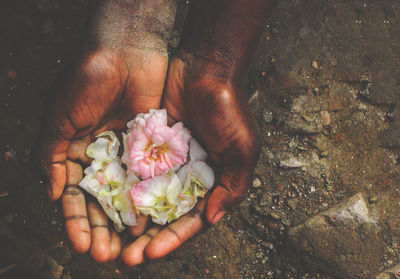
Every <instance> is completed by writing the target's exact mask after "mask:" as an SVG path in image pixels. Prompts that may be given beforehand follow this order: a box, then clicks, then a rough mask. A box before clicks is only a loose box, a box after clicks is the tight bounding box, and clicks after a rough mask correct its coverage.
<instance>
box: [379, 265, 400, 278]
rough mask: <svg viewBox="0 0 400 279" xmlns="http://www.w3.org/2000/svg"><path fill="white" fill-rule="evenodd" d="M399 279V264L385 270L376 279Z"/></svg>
mask: <svg viewBox="0 0 400 279" xmlns="http://www.w3.org/2000/svg"><path fill="white" fill-rule="evenodd" d="M391 278H400V264H398V265H395V266H393V267H392V268H389V269H386V270H385V271H383V272H381V273H379V274H378V275H377V276H376V279H391Z"/></svg>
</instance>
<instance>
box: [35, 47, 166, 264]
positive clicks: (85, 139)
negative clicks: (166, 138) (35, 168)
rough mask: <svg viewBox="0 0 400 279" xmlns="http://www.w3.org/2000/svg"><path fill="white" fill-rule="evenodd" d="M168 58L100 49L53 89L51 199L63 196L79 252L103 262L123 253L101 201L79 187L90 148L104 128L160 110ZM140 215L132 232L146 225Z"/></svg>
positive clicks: (46, 151) (48, 126)
mask: <svg viewBox="0 0 400 279" xmlns="http://www.w3.org/2000/svg"><path fill="white" fill-rule="evenodd" d="M167 65H168V58H167V55H166V54H165V53H161V52H159V51H157V50H140V49H130V50H129V51H126V50H125V51H123V52H122V51H120V52H119V51H108V50H100V51H96V52H91V53H88V54H86V55H84V56H83V59H82V60H81V62H80V63H79V64H78V65H77V66H76V67H75V68H74V69H72V71H71V72H69V73H68V75H66V76H62V81H61V82H60V83H58V84H57V86H56V88H55V89H53V90H52V91H51V92H50V93H51V96H49V98H48V100H47V102H46V103H45V108H44V114H43V123H42V127H41V136H40V145H41V148H40V159H41V167H42V168H43V170H44V172H45V175H47V177H48V182H49V187H48V195H49V197H50V199H51V200H57V199H58V198H60V197H61V196H62V206H63V214H64V218H65V227H66V231H67V234H68V237H69V239H70V241H71V245H72V247H73V248H74V250H75V251H77V252H80V253H84V252H87V251H88V250H89V249H90V252H91V255H92V257H93V258H94V259H95V260H96V261H99V262H104V261H107V260H113V259H115V258H116V257H118V255H119V253H120V251H121V242H120V239H119V236H118V235H117V234H116V233H115V232H114V231H110V230H109V228H108V219H107V216H106V215H105V214H104V212H103V210H102V209H101V207H99V205H98V204H97V203H94V202H91V203H89V204H88V205H86V203H85V197H84V195H83V193H82V190H81V189H80V188H79V187H78V186H77V184H78V183H79V181H80V179H82V167H81V166H80V165H79V164H78V163H83V164H88V163H89V162H90V159H89V158H88V157H87V156H86V153H85V151H86V147H87V145H88V144H89V143H90V142H91V141H93V139H94V137H95V135H97V134H98V133H100V132H102V131H104V130H113V131H122V130H123V129H125V128H126V123H127V122H128V121H129V120H130V119H132V118H133V117H134V116H135V115H136V114H137V113H141V112H147V111H148V110H149V109H151V108H159V106H160V100H161V96H162V92H163V87H164V81H165V75H166V71H167ZM145 220H146V218H139V225H138V226H136V227H133V228H132V229H131V232H132V234H133V235H134V236H138V235H140V234H141V233H142V232H143V231H144V227H145V226H146V224H145V222H146V221H145Z"/></svg>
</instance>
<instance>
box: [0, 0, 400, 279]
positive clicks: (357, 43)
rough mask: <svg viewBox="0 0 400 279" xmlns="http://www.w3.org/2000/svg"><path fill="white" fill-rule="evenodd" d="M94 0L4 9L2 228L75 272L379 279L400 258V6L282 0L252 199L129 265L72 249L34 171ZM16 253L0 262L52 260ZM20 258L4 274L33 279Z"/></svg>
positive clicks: (270, 26) (259, 81) (264, 68)
mask: <svg viewBox="0 0 400 279" xmlns="http://www.w3.org/2000/svg"><path fill="white" fill-rule="evenodd" d="M86 2H87V1H84V0H70V1H67V0H53V1H50V0H32V1H22V0H18V1H2V3H1V4H0V61H1V63H0V99H1V102H0V105H1V108H0V123H1V128H2V129H1V130H0V154H4V156H3V157H4V158H0V173H1V177H2V183H0V217H1V219H0V220H1V223H0V236H4V235H6V234H7V233H6V232H4V229H3V228H1V226H3V227H4V226H7V227H8V228H9V229H10V230H11V231H12V233H11V235H12V237H13V238H17V239H23V240H21V243H22V242H24V241H25V242H27V243H30V244H29V245H34V246H35V247H40V248H41V249H43V250H46V251H48V253H49V255H50V256H51V258H53V259H54V260H55V262H56V263H57V264H58V265H59V266H58V268H59V271H60V274H61V273H62V275H61V277H60V278H73V279H75V278H373V277H374V276H375V275H376V274H378V273H379V272H381V271H382V270H385V269H387V268H390V267H392V266H394V265H395V264H397V263H399V261H400V254H399V252H398V249H399V247H400V246H399V245H400V237H399V233H398V231H399V230H398V229H399V228H400V220H399V218H398V209H399V204H398V201H399V193H398V185H399V181H400V179H399V172H400V167H399V150H400V149H399V148H400V137H399V135H400V129H398V127H399V126H400V121H399V112H400V110H399V104H400V102H398V101H399V98H400V97H399V96H400V95H399V92H398V91H399V86H400V71H399V70H398V69H399V62H400V60H399V53H400V52H399V51H400V40H399V37H400V19H399V13H400V2H399V1H395V0H387V1H378V0H375V1H358V0H355V1H322V0H281V1H278V3H277V4H276V5H275V7H274V10H273V13H272V15H271V17H270V18H269V19H267V20H266V23H265V28H264V32H263V34H262V36H261V38H260V42H259V45H258V47H257V51H256V52H255V54H254V59H253V62H252V65H251V69H250V71H249V74H248V80H249V82H248V93H249V97H251V98H250V104H249V105H250V107H251V109H252V112H253V114H254V117H255V118H256V120H257V122H258V124H259V127H260V129H261V131H262V142H263V148H262V152H261V156H260V160H259V163H258V165H257V169H256V172H255V182H254V185H253V186H252V187H251V188H250V190H249V194H248V197H247V198H246V200H245V201H244V202H243V203H242V204H241V205H239V206H237V207H235V208H234V209H233V210H232V211H230V212H229V213H228V214H227V215H226V217H224V219H223V221H221V222H220V223H218V224H217V225H216V226H214V227H212V228H211V229H209V230H208V231H207V232H206V233H204V234H202V235H200V236H198V237H196V238H195V239H193V240H191V241H189V242H187V243H186V244H185V245H184V246H183V247H181V248H180V249H178V250H177V251H175V252H173V253H172V254H171V255H169V256H167V257H165V258H163V259H160V260H157V261H152V262H147V263H145V264H143V265H141V266H139V267H136V268H134V269H133V270H132V271H130V273H126V274H120V273H119V272H117V266H116V264H115V263H107V264H97V263H95V262H94V261H92V260H91V258H90V256H89V255H78V254H76V253H74V252H73V251H72V250H71V247H70V244H69V243H68V240H67V238H66V235H65V232H64V227H63V221H62V216H61V211H60V205H59V204H58V203H55V204H50V203H49V202H47V201H46V199H45V197H44V193H43V191H42V189H43V184H41V181H40V178H39V175H38V174H37V172H35V171H32V168H31V165H32V161H31V156H32V154H33V153H34V151H35V140H36V137H37V133H38V127H39V123H40V116H41V111H42V102H43V96H44V92H45V90H46V89H47V88H49V86H50V85H51V84H52V82H54V81H55V78H56V77H57V75H58V74H59V73H60V72H62V70H63V69H64V68H65V67H66V66H67V65H68V64H69V63H71V62H72V61H73V58H74V56H75V55H76V53H77V50H78V47H79V42H80V36H81V35H82V27H83V23H84V18H85V6H86ZM185 5H186V1H182V3H181V9H182V11H184V10H185V9H186V6H185ZM182 13H183V12H181V14H182ZM176 40H177V37H175V40H174V41H173V42H171V44H174V43H176ZM243 74H244V75H245V74H246V73H243ZM358 193H360V195H361V196H357V197H356V198H357V199H355V200H353V199H349V198H350V197H352V196H353V197H354V195H356V194H358ZM7 194H8V195H7ZM313 216H316V217H314V218H312V217H313ZM340 218H342V219H340ZM339 219H340V220H341V221H340V222H339V221H338V220H339ZM348 220H350V221H348ZM18 235H19V236H18ZM29 245H28V246H29ZM35 249H36V248H35ZM35 249H33V248H32V249H30V250H29V249H28V250H29V251H36V250H35ZM38 249H39V248H38ZM39 251H40V250H39ZM13 252H14V254H15V251H8V250H7V249H3V250H2V251H0V269H1V268H4V267H6V266H9V264H11V263H15V262H18V263H24V264H25V265H27V266H33V267H34V266H37V265H38V264H37V263H38V262H41V258H40V257H36V256H31V255H28V254H24V255H13ZM32 253H33V252H32ZM35 253H36V252H35ZM37 253H39V254H40V255H42V254H41V252H37ZM32 255H33V254H32ZM35 255H36V254H35ZM20 266H21V264H20V265H17V266H16V267H14V268H13V269H11V271H9V272H7V273H5V274H4V275H3V276H4V278H24V277H21V276H24V275H23V272H22V271H21V268H19V267H20ZM388 274H389V273H388ZM391 274H393V276H396V274H395V272H392V273H391ZM1 276H2V275H0V277H1ZM30 276H32V275H30ZM2 278H3V277H2ZM29 278H31V277H29ZM39 278H40V277H39ZM382 278H391V277H382ZM392 278H393V277H392ZM396 278H397V277H396Z"/></svg>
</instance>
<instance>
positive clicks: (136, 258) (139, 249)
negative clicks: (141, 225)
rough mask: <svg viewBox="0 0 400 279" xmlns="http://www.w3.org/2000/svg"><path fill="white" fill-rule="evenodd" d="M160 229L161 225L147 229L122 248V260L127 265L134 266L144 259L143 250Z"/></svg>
mask: <svg viewBox="0 0 400 279" xmlns="http://www.w3.org/2000/svg"><path fill="white" fill-rule="evenodd" d="M160 231H161V227H154V228H151V229H149V230H148V231H147V232H146V233H145V234H143V235H142V236H140V237H139V238H138V239H136V240H135V241H134V242H133V243H131V244H130V245H128V246H127V247H126V248H124V249H123V250H122V261H123V262H124V264H125V265H127V266H128V267H134V266H136V265H138V264H141V263H142V262H143V261H144V260H145V256H144V250H145V249H146V246H147V245H148V244H149V242H150V241H151V240H152V239H153V238H154V237H155V236H156V235H157V234H158V233H159V232H160Z"/></svg>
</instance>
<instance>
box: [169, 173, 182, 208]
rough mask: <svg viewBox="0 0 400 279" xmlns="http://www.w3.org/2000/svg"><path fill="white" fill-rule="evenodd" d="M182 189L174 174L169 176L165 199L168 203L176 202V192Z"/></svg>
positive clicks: (175, 203)
mask: <svg viewBox="0 0 400 279" xmlns="http://www.w3.org/2000/svg"><path fill="white" fill-rule="evenodd" d="M181 191H182V184H181V182H180V180H179V178H178V176H177V175H176V174H173V175H172V177H171V182H170V183H169V185H168V188H167V200H168V202H169V203H170V204H173V205H177V204H178V194H179V193H180V192H181Z"/></svg>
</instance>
